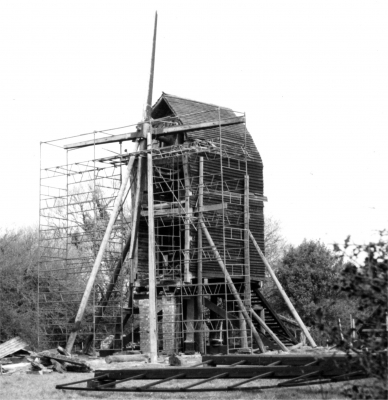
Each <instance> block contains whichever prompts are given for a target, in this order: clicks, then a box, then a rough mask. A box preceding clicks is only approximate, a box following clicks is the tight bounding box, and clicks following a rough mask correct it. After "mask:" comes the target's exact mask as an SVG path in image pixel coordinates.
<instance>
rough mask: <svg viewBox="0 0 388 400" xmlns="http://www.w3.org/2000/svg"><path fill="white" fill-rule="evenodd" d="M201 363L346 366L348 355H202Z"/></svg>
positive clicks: (216, 364)
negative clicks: (279, 363)
mask: <svg viewBox="0 0 388 400" xmlns="http://www.w3.org/2000/svg"><path fill="white" fill-rule="evenodd" d="M353 359H354V362H357V357H356V356H354V357H353ZM202 360H203V361H209V362H211V365H214V366H220V365H232V364H235V363H236V362H241V361H245V363H244V365H269V364H272V363H274V362H281V363H282V364H283V365H287V366H301V365H306V364H309V363H311V362H313V361H318V362H319V363H320V364H326V363H327V364H328V365H329V364H337V365H341V366H344V365H347V364H348V363H349V355H346V354H344V353H339V354H335V353H334V354H330V353H328V354H327V355H326V354H325V353H321V354H319V353H317V354H314V355H308V354H297V353H294V354H293V353H287V354H260V355H254V354H228V355H204V356H202Z"/></svg>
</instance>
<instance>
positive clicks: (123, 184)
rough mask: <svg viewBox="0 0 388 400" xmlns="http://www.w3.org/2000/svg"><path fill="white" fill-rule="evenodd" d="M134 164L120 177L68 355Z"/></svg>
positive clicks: (129, 163)
mask: <svg viewBox="0 0 388 400" xmlns="http://www.w3.org/2000/svg"><path fill="white" fill-rule="evenodd" d="M134 162H135V157H134V156H132V157H131V158H130V159H129V162H128V165H127V168H126V169H125V170H124V173H123V177H122V182H121V187H120V189H119V192H118V194H117V197H116V201H115V205H114V207H113V210H112V214H111V216H110V219H109V223H108V226H107V228H106V231H105V234H104V237H103V239H102V242H101V245H100V248H99V250H98V253H97V257H96V260H95V261H94V265H93V268H92V271H91V273H90V276H89V280H88V282H87V284H86V288H85V292H84V294H83V296H82V300H81V304H80V306H79V309H78V312H77V315H76V317H75V321H74V322H75V325H74V329H73V331H72V332H71V334H70V336H69V339H68V341H67V345H66V350H67V351H68V352H69V353H70V352H71V350H72V349H73V345H74V342H75V339H76V337H77V332H78V330H79V329H80V327H81V322H82V319H83V316H84V313H85V309H86V305H87V303H88V300H89V297H90V294H91V292H92V289H93V285H94V281H95V280H96V277H97V273H98V270H99V269H100V265H101V261H102V257H103V256H104V253H105V249H106V246H107V244H108V241H109V237H110V234H111V233H112V229H113V225H114V223H115V221H116V218H117V216H118V214H119V211H120V209H121V206H122V204H121V203H122V200H123V197H124V192H125V188H126V187H127V183H128V180H129V176H130V174H131V171H132V167H133V163H134Z"/></svg>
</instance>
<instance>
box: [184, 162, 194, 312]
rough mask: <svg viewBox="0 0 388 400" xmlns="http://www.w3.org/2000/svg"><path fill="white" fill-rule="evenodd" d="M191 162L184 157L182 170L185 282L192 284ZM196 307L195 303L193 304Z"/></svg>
mask: <svg viewBox="0 0 388 400" xmlns="http://www.w3.org/2000/svg"><path fill="white" fill-rule="evenodd" d="M188 163H189V160H188V157H187V155H184V156H182V168H183V176H184V184H185V243H184V246H185V249H184V274H183V278H184V281H185V282H187V283H191V274H190V241H191V238H190V219H191V215H190V214H189V210H190V195H191V192H190V175H189V165H188ZM193 307H194V303H193Z"/></svg>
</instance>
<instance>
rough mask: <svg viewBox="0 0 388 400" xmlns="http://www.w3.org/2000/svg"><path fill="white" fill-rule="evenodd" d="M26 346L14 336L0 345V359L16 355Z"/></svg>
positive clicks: (26, 344)
mask: <svg viewBox="0 0 388 400" xmlns="http://www.w3.org/2000/svg"><path fill="white" fill-rule="evenodd" d="M27 346H28V343H26V342H25V341H24V340H22V339H21V338H20V337H19V336H16V337H14V338H13V339H10V340H8V341H6V342H5V343H3V344H0V358H3V357H6V356H8V355H10V354H13V353H16V352H17V351H18V350H22V349H24V348H26V347H27Z"/></svg>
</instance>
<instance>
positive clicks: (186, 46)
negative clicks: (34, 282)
mask: <svg viewBox="0 0 388 400" xmlns="http://www.w3.org/2000/svg"><path fill="white" fill-rule="evenodd" d="M156 10H157V11H158V15H159V21H158V38H157V50H156V65H155V68H156V71H155V81H154V95H153V96H154V97H153V99H154V101H156V100H157V99H158V98H159V96H160V95H161V93H162V91H164V92H166V93H170V94H174V95H178V96H182V97H187V98H190V99H195V100H199V101H203V102H209V103H213V104H217V105H220V106H224V107H229V108H232V109H234V110H237V111H242V112H246V117H247V127H248V130H249V131H250V133H251V134H252V136H253V138H254V141H255V143H256V145H257V148H258V150H259V152H260V154H261V156H262V159H263V163H264V191H265V195H266V196H267V197H268V202H267V203H266V204H265V213H266V215H267V216H272V217H273V218H275V219H277V220H279V221H280V223H281V228H282V234H283V236H284V237H285V239H286V240H287V241H288V242H289V243H291V244H294V245H298V244H299V243H301V242H302V241H303V240H304V239H313V240H321V241H323V242H324V243H326V244H331V243H334V242H340V243H342V242H343V241H344V239H345V238H346V237H347V236H348V235H351V237H352V239H353V241H355V242H358V243H364V242H367V241H369V240H372V239H373V238H374V237H375V234H376V232H377V231H378V230H381V229H384V228H388V185H387V170H388V168H387V166H388V163H387V151H388V132H387V128H388V112H387V110H388V73H387V71H388V46H387V38H388V24H387V20H388V2H386V1H314V2H312V1H270V2H269V1H260V0H255V1H253V0H252V1H244V0H240V1H238V2H236V1H233V2H232V1H228V0H224V1H216V0H212V1H209V0H208V1H199V0H196V1H173V0H169V1H147V2H144V1H143V2H141V1H120V0H115V1H110V2H108V1H101V0H93V1H88V0H77V1H73V0H66V1H62V0H56V1H52V0H50V1H39V0H35V1H33V2H31V1H26V0H13V1H3V2H2V12H1V15H0V51H1V58H2V61H1V63H0V110H1V112H0V129H1V138H2V141H1V157H0V168H1V169H0V171H1V194H2V195H1V196H0V206H1V207H0V229H1V230H3V231H4V230H7V229H13V228H18V227H22V226H30V225H37V224H38V215H39V169H40V167H39V165H40V155H39V154H40V153H39V149H40V142H43V141H48V140H54V139H58V138H62V137H65V136H71V135H77V134H82V133H86V132H92V131H94V130H102V129H109V128H114V127H118V126H124V125H129V124H134V123H136V122H138V121H140V120H141V119H142V116H143V110H144V105H145V102H146V96H147V88H148V78H149V69H150V57H151V46H152V34H153V18H154V13H155V11H156ZM54 161H55V160H54ZM54 165H56V164H55V162H54Z"/></svg>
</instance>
